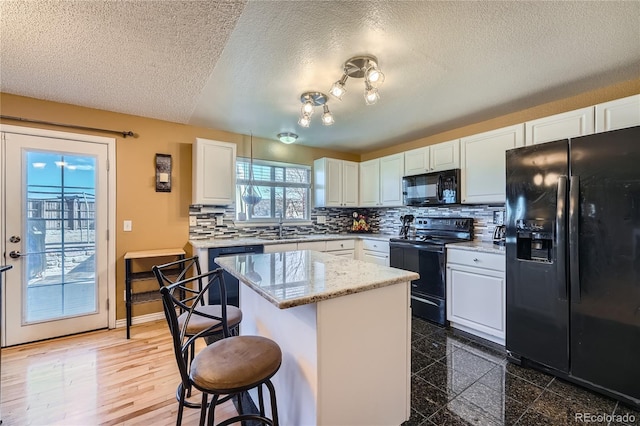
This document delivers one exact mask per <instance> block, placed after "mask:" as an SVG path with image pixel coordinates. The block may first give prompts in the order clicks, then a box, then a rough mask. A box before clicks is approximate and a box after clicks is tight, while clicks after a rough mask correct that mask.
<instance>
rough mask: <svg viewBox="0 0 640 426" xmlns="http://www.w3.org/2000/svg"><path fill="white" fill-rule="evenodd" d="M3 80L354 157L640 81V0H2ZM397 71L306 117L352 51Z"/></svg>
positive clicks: (355, 86)
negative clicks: (366, 96) (368, 94)
mask: <svg viewBox="0 0 640 426" xmlns="http://www.w3.org/2000/svg"><path fill="white" fill-rule="evenodd" d="M0 13H1V15H0V19H1V22H0V23H1V30H0V31H1V32H0V36H1V39H0V60H1V62H0V89H1V90H2V91H3V92H6V93H14V94H19V95H25V96H31V97H35V98H40V99H48V100H54V101H59V102H66V103H71V104H76V105H83V106H89V107H94V108H100V109H105V110H111V111H118V112H124V113H129V114H135V115H140V116H146V117H153V118H159V119H164V120H169V121H175V122H180V123H189V124H194V125H198V126H204V127H211V128H216V129H222V130H227V131H231V132H236V133H243V134H248V133H249V132H253V134H254V135H256V136H259V137H264V138H269V139H275V137H276V134H277V133H279V132H281V131H293V132H295V133H297V134H299V135H300V138H299V143H301V144H305V145H309V146H318V147H320V146H321V147H328V148H334V149H340V150H344V151H350V152H354V153H358V152H365V151H367V150H372V149H375V148H380V147H384V146H389V145H393V144H395V143H399V142H404V141H409V140H413V139H416V138H419V137H424V136H428V135H431V134H434V133H438V132H441V131H444V130H448V129H450V128H454V127H458V126H462V125H466V124H471V123H474V122H477V121H480V120H485V119H489V118H492V117H495V116H497V115H501V114H505V113H508V112H510V111H515V110H520V109H524V108H528V107H531V106H534V105H538V104H541V103H544V102H549V101H553V100H556V99H560V98H564V97H567V96H571V95H575V94H578V93H581V92H584V91H587V90H591V89H595V88H598V87H603V86H606V85H609V84H614V83H617V82H620V81H624V80H629V79H633V78H638V77H640V2H638V1H630V2H618V1H614V2H599V1H591V2H560V1H554V2H538V1H536V2H523V1H518V2H515V1H514V2H437V1H428V2H427V1H424V2H415V1H411V2H392V1H384V2H360V1H357V2H351V1H332V2H325V1H293V2H284V1H249V2H247V3H246V4H245V3H244V2H233V1H225V2H222V1H221V2H213V1H185V2H179V1H93V2H84V1H82V2H75V1H74V2H70V1H62V2H43V1H19V2H14V1H6V0H5V1H2V2H0ZM360 54H372V55H375V56H377V57H378V59H379V65H380V67H381V69H382V71H383V72H384V73H385V75H386V80H385V83H384V84H383V85H382V87H381V88H380V93H381V99H380V101H379V102H378V104H376V105H373V106H365V104H364V100H363V97H362V92H363V82H362V80H360V79H349V80H348V81H347V85H346V88H347V93H346V95H345V97H344V98H343V100H342V101H334V100H330V102H329V107H330V108H331V111H332V112H333V113H334V117H335V121H336V122H335V124H334V125H333V126H328V127H327V126H322V125H321V124H320V118H319V115H320V112H321V110H320V108H318V111H317V112H316V114H315V115H314V116H313V117H312V124H311V127H309V128H307V129H305V128H301V127H299V126H298V125H297V119H298V115H299V110H300V106H301V104H300V101H299V97H300V94H301V93H302V92H305V91H309V90H318V91H323V92H325V93H326V92H328V89H329V88H330V86H331V84H332V83H333V82H334V81H335V80H337V79H338V78H339V77H340V75H341V71H342V64H343V63H344V61H345V60H346V59H348V58H349V57H352V56H355V55H360Z"/></svg>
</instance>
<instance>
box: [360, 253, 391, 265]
mask: <svg viewBox="0 0 640 426" xmlns="http://www.w3.org/2000/svg"><path fill="white" fill-rule="evenodd" d="M362 260H364V261H365V262H370V263H375V264H376V265H382V266H389V255H388V254H386V253H380V252H377V251H372V250H364V251H363V252H362Z"/></svg>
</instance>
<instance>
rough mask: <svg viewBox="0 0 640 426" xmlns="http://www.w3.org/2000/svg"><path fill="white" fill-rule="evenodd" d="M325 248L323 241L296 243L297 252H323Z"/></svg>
mask: <svg viewBox="0 0 640 426" xmlns="http://www.w3.org/2000/svg"><path fill="white" fill-rule="evenodd" d="M326 247H327V246H326V244H325V242H324V241H306V242H302V243H298V250H314V251H325V250H326Z"/></svg>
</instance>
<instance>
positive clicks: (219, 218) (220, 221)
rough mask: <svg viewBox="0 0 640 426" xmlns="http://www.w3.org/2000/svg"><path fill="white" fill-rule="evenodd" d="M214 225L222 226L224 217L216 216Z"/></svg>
mask: <svg viewBox="0 0 640 426" xmlns="http://www.w3.org/2000/svg"><path fill="white" fill-rule="evenodd" d="M216 225H218V226H222V225H224V216H216Z"/></svg>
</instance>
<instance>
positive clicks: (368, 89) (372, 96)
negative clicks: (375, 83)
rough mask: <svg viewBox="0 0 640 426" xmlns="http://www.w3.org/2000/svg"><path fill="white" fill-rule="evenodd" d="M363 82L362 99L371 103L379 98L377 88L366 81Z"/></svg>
mask: <svg viewBox="0 0 640 426" xmlns="http://www.w3.org/2000/svg"><path fill="white" fill-rule="evenodd" d="M365 83H366V84H365V89H364V101H365V103H366V104H367V105H373V104H375V103H376V102H378V99H380V94H379V93H378V89H376V88H375V87H372V86H371V85H370V84H369V83H368V82H365Z"/></svg>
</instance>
